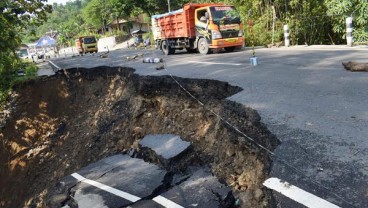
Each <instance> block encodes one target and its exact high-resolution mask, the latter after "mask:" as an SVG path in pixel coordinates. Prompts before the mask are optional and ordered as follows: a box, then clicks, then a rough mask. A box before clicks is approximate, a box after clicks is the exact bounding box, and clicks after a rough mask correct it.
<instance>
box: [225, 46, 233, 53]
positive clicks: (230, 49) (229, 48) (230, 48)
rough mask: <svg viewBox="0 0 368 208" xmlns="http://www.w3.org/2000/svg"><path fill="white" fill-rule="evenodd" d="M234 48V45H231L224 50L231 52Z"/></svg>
mask: <svg viewBox="0 0 368 208" xmlns="http://www.w3.org/2000/svg"><path fill="white" fill-rule="evenodd" d="M234 50H235V46H231V47H226V48H225V51H226V52H233V51H234Z"/></svg>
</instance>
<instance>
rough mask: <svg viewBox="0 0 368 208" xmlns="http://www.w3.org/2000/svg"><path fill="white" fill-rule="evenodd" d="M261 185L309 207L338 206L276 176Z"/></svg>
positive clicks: (332, 207)
mask: <svg viewBox="0 0 368 208" xmlns="http://www.w3.org/2000/svg"><path fill="white" fill-rule="evenodd" d="M263 185H264V186H266V187H267V188H269V189H272V190H275V191H277V192H279V193H281V194H283V195H284V196H286V197H288V198H290V199H292V200H294V201H296V202H298V203H300V204H302V205H304V206H306V207H311V208H339V206H336V205H334V204H332V203H330V202H328V201H326V200H324V199H322V198H319V197H318V196H316V195H313V194H311V193H309V192H306V191H304V190H303V189H300V188H298V187H296V186H294V185H291V184H289V183H288V182H286V181H281V180H280V179H278V178H269V179H267V180H266V181H265V182H263Z"/></svg>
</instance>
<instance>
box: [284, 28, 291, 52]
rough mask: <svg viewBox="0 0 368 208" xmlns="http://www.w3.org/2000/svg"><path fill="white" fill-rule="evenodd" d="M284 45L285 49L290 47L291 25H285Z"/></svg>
mask: <svg viewBox="0 0 368 208" xmlns="http://www.w3.org/2000/svg"><path fill="white" fill-rule="evenodd" d="M284 43H285V47H289V46H290V33H289V25H284Z"/></svg>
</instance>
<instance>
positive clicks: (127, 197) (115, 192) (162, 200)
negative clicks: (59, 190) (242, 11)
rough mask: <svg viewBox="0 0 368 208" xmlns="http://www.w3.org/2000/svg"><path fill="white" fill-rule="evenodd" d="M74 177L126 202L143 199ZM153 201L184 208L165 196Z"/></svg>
mask: <svg viewBox="0 0 368 208" xmlns="http://www.w3.org/2000/svg"><path fill="white" fill-rule="evenodd" d="M72 176H73V177H74V178H75V179H77V180H78V181H81V182H84V183H87V184H90V185H92V186H95V187H97V188H99V189H102V190H105V191H107V192H109V193H111V194H114V195H116V196H120V197H121V198H124V199H126V200H129V201H131V202H136V201H138V200H140V199H141V198H139V197H137V196H134V195H131V194H129V193H127V192H124V191H120V190H118V189H115V188H113V187H110V186H106V185H104V184H102V183H99V182H97V181H93V180H90V179H87V178H85V177H83V176H81V175H79V174H78V173H73V174H72ZM152 200H153V201H155V202H156V203H158V204H161V205H162V206H164V207H167V208H184V207H182V206H180V205H179V204H176V203H175V202H173V201H171V200H169V199H166V198H165V197H163V196H160V195H159V196H156V197H155V198H153V199H152Z"/></svg>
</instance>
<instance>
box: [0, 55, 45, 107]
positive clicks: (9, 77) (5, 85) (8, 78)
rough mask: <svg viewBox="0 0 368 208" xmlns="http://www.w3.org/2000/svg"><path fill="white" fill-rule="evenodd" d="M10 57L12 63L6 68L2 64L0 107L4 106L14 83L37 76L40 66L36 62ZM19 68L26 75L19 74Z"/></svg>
mask: <svg viewBox="0 0 368 208" xmlns="http://www.w3.org/2000/svg"><path fill="white" fill-rule="evenodd" d="M8 58H9V59H8V60H7V61H11V62H12V64H8V67H6V68H4V65H2V70H1V71H0V109H2V108H3V104H4V102H5V101H6V100H7V98H8V94H9V91H10V90H11V89H12V88H13V87H14V85H17V84H20V83H23V82H25V81H27V80H30V79H34V78H36V77H37V70H38V68H37V65H36V64H34V63H32V62H30V61H24V60H19V59H17V58H13V59H12V58H11V57H8ZM19 70H22V71H24V75H18V71H19Z"/></svg>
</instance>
